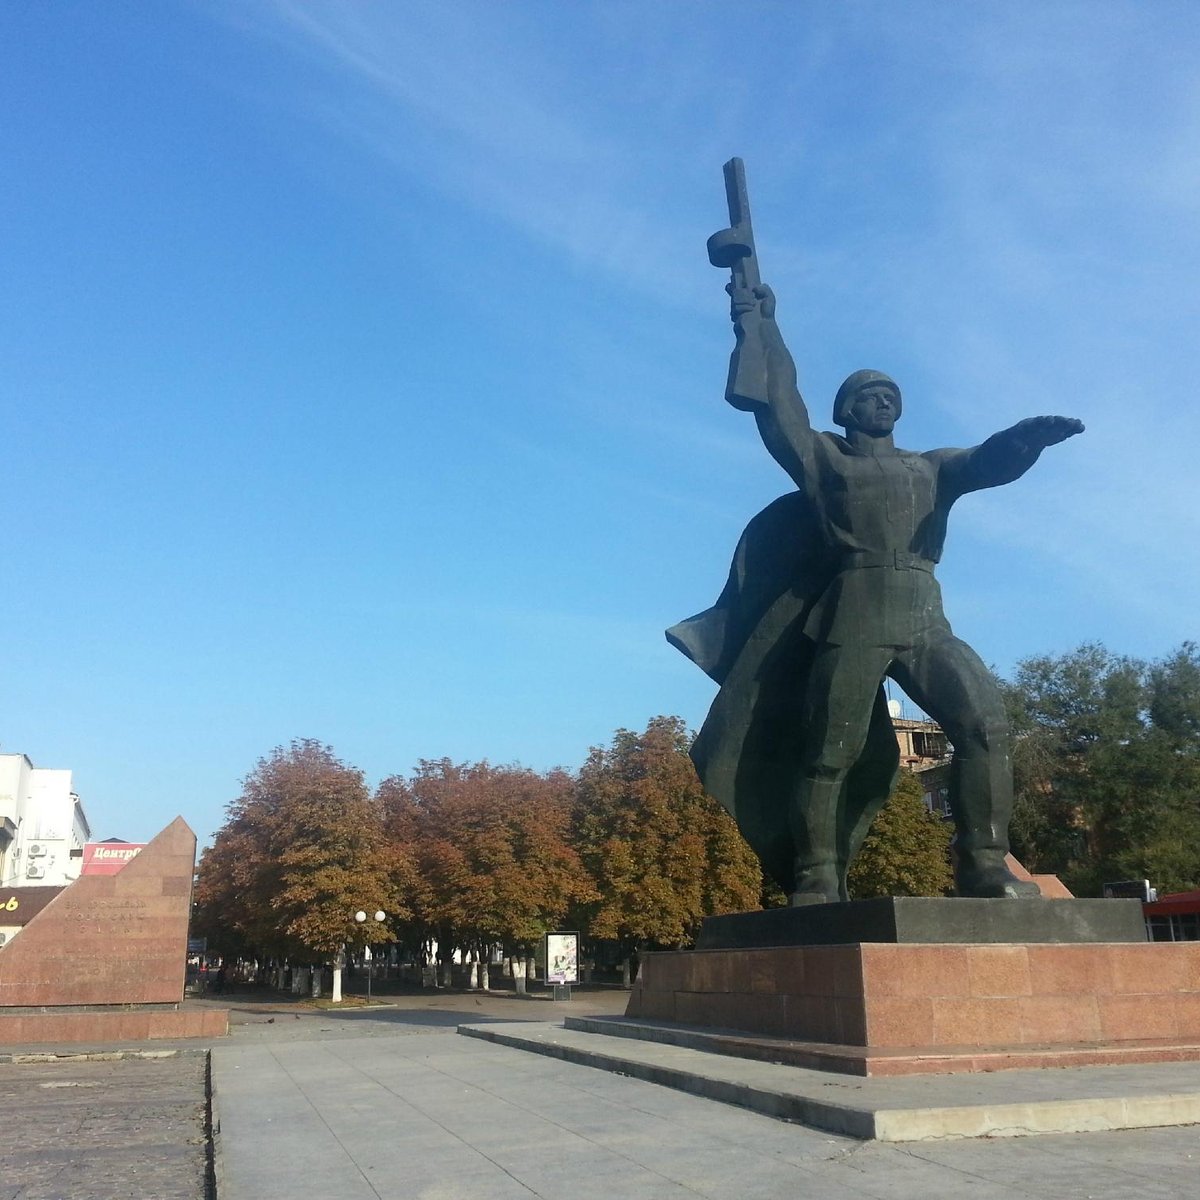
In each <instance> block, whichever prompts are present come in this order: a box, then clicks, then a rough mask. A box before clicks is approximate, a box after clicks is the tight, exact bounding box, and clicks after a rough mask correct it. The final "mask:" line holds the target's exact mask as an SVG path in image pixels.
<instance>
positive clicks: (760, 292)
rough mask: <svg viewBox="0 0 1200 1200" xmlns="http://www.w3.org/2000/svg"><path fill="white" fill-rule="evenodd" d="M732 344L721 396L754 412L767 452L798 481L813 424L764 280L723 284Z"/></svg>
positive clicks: (802, 473) (807, 459)
mask: <svg viewBox="0 0 1200 1200" xmlns="http://www.w3.org/2000/svg"><path fill="white" fill-rule="evenodd" d="M728 291H729V295H730V316H731V317H732V319H733V327H734V332H735V334H736V336H737V345H736V346H735V347H734V351H733V358H734V361H733V364H732V369H731V370H730V373H729V374H730V379H734V378H736V379H737V380H738V388H737V390H736V391H727V392H726V397H725V398H726V399H727V400H728V401H729V403H730V404H732V405H733V406H734V407H735V408H740V409H742V410H743V411H748V412H752V413H754V419H755V421H756V422H757V424H758V432H759V434H760V436H761V437H762V440H763V444H764V445H765V446H766V447H767V449H768V450H769V451H770V452H771V456H772V457H773V458H774V459H775V461H776V462H778V463H779V465H780V466H781V467H783V469H784V470H785V471H786V472H787V473H788V474H789V475H790V476H791V477H792V478H793V479H794V480H795V481H796V483H797V485H798V486H801V487H802V486H804V477H805V475H806V474H808V469H809V462H810V459H811V456H812V446H813V429H812V425H811V423H810V422H809V419H808V409H807V408H805V406H804V399H803V397H802V396H801V395H800V389H799V387H798V385H797V382H796V364H795V361H794V360H793V359H792V355H791V352H790V351H789V350H788V348H787V346H786V345H785V344H784V340H783V334H782V333H780V331H779V326H778V324H776V321H775V294H774V293H773V292H772V291H771V289H770V288H769V287H767V286H766V285H765V284H760V285H758V286H756V287H754V288H734V287H732V286H731V287H730V288H729V289H728Z"/></svg>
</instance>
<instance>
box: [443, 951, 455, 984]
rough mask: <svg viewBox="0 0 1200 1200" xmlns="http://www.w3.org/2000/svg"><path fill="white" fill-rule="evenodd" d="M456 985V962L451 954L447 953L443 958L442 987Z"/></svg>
mask: <svg viewBox="0 0 1200 1200" xmlns="http://www.w3.org/2000/svg"><path fill="white" fill-rule="evenodd" d="M453 986H454V963H453V961H452V960H451V958H450V955H448V954H447V955H446V957H445V958H443V959H442V987H444V988H448V987H453Z"/></svg>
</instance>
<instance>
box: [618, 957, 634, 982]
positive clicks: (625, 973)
mask: <svg viewBox="0 0 1200 1200" xmlns="http://www.w3.org/2000/svg"><path fill="white" fill-rule="evenodd" d="M621 986H622V987H624V988H627V987H631V986H632V985H631V984H630V982H629V959H628V958H623V959H621Z"/></svg>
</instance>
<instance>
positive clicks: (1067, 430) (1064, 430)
mask: <svg viewBox="0 0 1200 1200" xmlns="http://www.w3.org/2000/svg"><path fill="white" fill-rule="evenodd" d="M1082 432H1083V422H1082V421H1078V420H1076V419H1075V418H1074V417H1026V418H1025V420H1023V421H1018V422H1017V423H1016V424H1015V425H1013V426H1012V427H1011V428H1009V429H1002V430H1001V431H1000V432H999V433H993V434H992V436H991V437H990V438H988V439H987V441H986V442H983V443H982V444H981V445H978V446H976V447H975V448H974V449H973V450H967V451H956V452H952V453H953V454H954V455H955V457H954V458H952V459H947V460H946V463H945V466H944V468H943V469H944V470H945V471H946V472H947V473H948V474H949V476H950V479H949V482H950V484H951V486H952V487H953V489H954V490H955V491H956V492H957V493H959V494H961V493H963V492H974V491H978V490H979V489H980V488H989V487H999V486H1000V484H1003V483H1012V481H1013V480H1014V479H1020V477H1021V476H1022V475H1024V474H1025V472H1026V471H1028V470H1029V468H1030V467H1032V466H1033V464H1034V463H1035V462H1037V460H1038V457H1039V455H1040V454H1041V453H1042V451H1043V450H1045V449H1046V447H1047V446H1056V445H1057V444H1058V443H1059V442H1065V441H1066V440H1067V438H1070V437H1074V436H1075V435H1076V434H1077V433H1082Z"/></svg>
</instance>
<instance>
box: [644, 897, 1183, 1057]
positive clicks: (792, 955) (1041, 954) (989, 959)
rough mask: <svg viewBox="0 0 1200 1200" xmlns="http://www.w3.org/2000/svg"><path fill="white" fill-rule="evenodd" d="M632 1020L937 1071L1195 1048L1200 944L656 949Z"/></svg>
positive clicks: (647, 963)
mask: <svg viewBox="0 0 1200 1200" xmlns="http://www.w3.org/2000/svg"><path fill="white" fill-rule="evenodd" d="M955 903H961V902H960V901H956V902H955ZM1012 903H1016V902H1012ZM626 1016H627V1017H628V1018H639V1019H644V1020H650V1021H655V1020H657V1021H667V1022H676V1023H680V1024H683V1025H687V1026H691V1027H694V1028H698V1029H708V1030H714V1029H717V1030H731V1031H741V1032H743V1033H748V1034H755V1035H765V1036H770V1037H775V1038H783V1039H788V1040H790V1041H799V1042H804V1043H812V1044H820V1045H828V1046H840V1047H854V1048H857V1049H858V1050H859V1051H861V1054H860V1056H859V1057H864V1056H868V1055H869V1054H870V1053H871V1052H876V1051H880V1050H884V1051H888V1052H893V1053H899V1052H901V1051H903V1052H904V1054H905V1055H906V1056H908V1057H910V1058H913V1057H916V1058H922V1059H925V1060H926V1061H927V1062H928V1063H929V1064H930V1065H929V1066H928V1067H927V1069H929V1070H953V1069H972V1068H969V1067H968V1068H963V1067H957V1068H956V1067H954V1066H951V1065H946V1063H949V1062H950V1061H951V1060H953V1059H955V1058H959V1059H967V1058H972V1057H973V1058H975V1059H979V1060H980V1061H982V1057H981V1056H986V1055H990V1057H991V1061H992V1064H993V1065H992V1066H989V1067H986V1068H984V1067H981V1068H978V1069H995V1063H996V1053H997V1052H1001V1051H1015V1050H1022V1049H1023V1050H1026V1051H1028V1050H1030V1049H1032V1048H1038V1049H1039V1050H1043V1051H1055V1050H1062V1049H1065V1048H1069V1047H1073V1048H1076V1049H1078V1048H1089V1047H1090V1048H1094V1049H1097V1050H1098V1049H1101V1048H1108V1049H1113V1048H1120V1047H1129V1048H1133V1047H1136V1046H1142V1047H1146V1046H1149V1045H1150V1044H1152V1043H1153V1044H1156V1045H1158V1046H1162V1047H1165V1046H1167V1045H1168V1044H1169V1045H1172V1046H1188V1045H1190V1046H1191V1047H1192V1048H1193V1050H1194V1048H1195V1047H1197V1046H1200V943H1189V942H1181V943H1162V942H1142V943H1140V944H1138V943H1132V942H1130V943H1100V942H1097V943H1090V944H1086V943H1085V944H1077V945H1064V944H1053V943H1042V944H1038V943H1033V944H1007V945H1006V944H994V945H980V944H940V945H931V944H917V943H909V944H905V943H892V944H888V943H856V944H850V945H837V946H776V947H762V948H750V949H740V950H691V951H680V952H675V953H660V954H648V955H646V956H645V958H644V959H643V961H642V965H641V971H640V973H639V978H638V981H637V983H636V984H635V986H634V990H633V993H632V995H631V996H630V1000H629V1005H628V1007H627V1009H626ZM984 1052H986V1055H984ZM843 1057H844V1056H843ZM1166 1057H1172V1055H1166ZM938 1060H944V1061H943V1062H941V1063H940V1064H939V1062H938ZM835 1069H840V1068H835Z"/></svg>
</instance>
